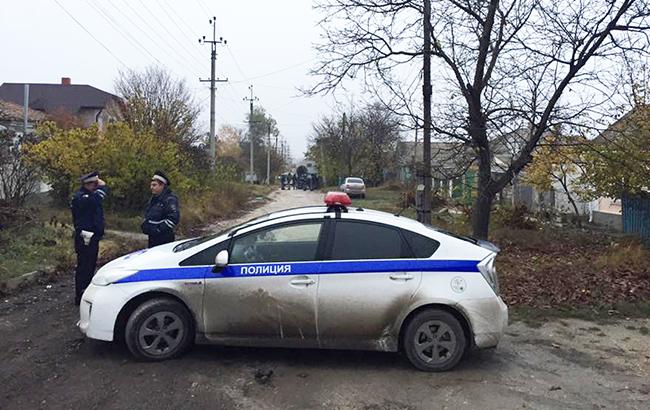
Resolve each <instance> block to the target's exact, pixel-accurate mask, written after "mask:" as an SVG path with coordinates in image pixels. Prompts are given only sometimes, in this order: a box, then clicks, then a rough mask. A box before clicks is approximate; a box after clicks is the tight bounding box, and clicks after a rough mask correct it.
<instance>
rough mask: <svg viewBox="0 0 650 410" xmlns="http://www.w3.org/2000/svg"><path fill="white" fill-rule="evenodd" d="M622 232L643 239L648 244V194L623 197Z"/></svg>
mask: <svg viewBox="0 0 650 410" xmlns="http://www.w3.org/2000/svg"><path fill="white" fill-rule="evenodd" d="M622 204H623V232H625V233H631V234H635V235H638V236H640V237H641V238H643V239H644V240H645V241H646V243H648V244H650V194H641V195H635V196H624V197H623V200H622Z"/></svg>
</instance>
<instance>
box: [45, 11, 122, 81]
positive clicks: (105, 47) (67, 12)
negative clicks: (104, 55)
mask: <svg viewBox="0 0 650 410" xmlns="http://www.w3.org/2000/svg"><path fill="white" fill-rule="evenodd" d="M54 2H55V3H56V4H57V5H58V6H59V7H60V8H61V10H63V11H64V12H65V14H67V15H68V17H70V18H71V19H72V20H74V22H75V23H77V25H78V26H79V27H81V28H82V29H83V31H85V32H86V33H87V34H88V35H89V36H90V37H91V38H92V39H93V40H95V41H96V42H97V43H98V44H99V45H100V46H102V48H104V50H106V51H107V52H108V53H109V54H110V55H111V56H113V58H115V59H116V60H117V62H119V63H120V64H122V65H123V66H124V67H126V68H128V66H127V65H126V64H125V63H124V61H122V59H120V58H119V57H118V56H117V55H116V54H115V53H113V51H111V49H110V48H108V46H106V44H104V43H103V42H102V41H100V40H99V39H98V38H97V37H95V35H94V34H93V33H92V32H90V30H88V29H87V28H86V27H85V26H84V25H83V24H81V22H80V21H79V20H77V19H76V18H75V17H74V16H73V15H72V14H71V13H70V12H69V11H68V10H67V9H66V8H65V7H63V5H62V4H61V3H59V0H54Z"/></svg>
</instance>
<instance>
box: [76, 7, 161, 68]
mask: <svg viewBox="0 0 650 410" xmlns="http://www.w3.org/2000/svg"><path fill="white" fill-rule="evenodd" d="M87 3H88V5H89V6H90V7H92V8H93V9H94V10H95V11H96V12H97V14H99V15H100V17H102V18H103V19H104V21H106V22H107V23H108V25H109V26H111V27H112V28H113V29H114V30H115V31H116V32H117V33H118V34H120V35H121V36H122V37H123V38H124V39H125V40H126V41H127V42H129V43H130V44H131V45H133V46H135V48H136V49H138V51H144V52H145V53H147V54H149V56H150V57H151V58H153V59H154V60H156V61H157V62H158V63H159V64H161V65H162V64H163V63H162V61H160V60H159V59H158V57H156V56H155V55H153V54H152V53H151V52H150V51H149V50H148V49H147V48H146V47H145V46H143V45H142V43H140V42H139V41H138V39H136V38H135V37H133V36H131V34H129V33H128V32H127V31H126V30H124V29H123V28H122V27H121V25H120V24H119V23H118V22H117V21H116V20H115V19H113V17H112V16H111V15H110V14H109V13H108V12H107V11H106V10H105V9H104V8H103V7H102V6H101V5H100V4H95V3H94V2H93V1H92V0H89V1H87Z"/></svg>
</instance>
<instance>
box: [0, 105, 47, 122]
mask: <svg viewBox="0 0 650 410" xmlns="http://www.w3.org/2000/svg"><path fill="white" fill-rule="evenodd" d="M23 115H24V114H23V106H22V105H18V104H14V103H12V102H10V101H4V100H0V121H22V120H23ZM27 118H28V119H29V121H32V122H33V121H42V120H45V119H47V115H46V114H44V113H42V112H40V111H36V110H32V109H31V108H30V109H29V111H28V113H27Z"/></svg>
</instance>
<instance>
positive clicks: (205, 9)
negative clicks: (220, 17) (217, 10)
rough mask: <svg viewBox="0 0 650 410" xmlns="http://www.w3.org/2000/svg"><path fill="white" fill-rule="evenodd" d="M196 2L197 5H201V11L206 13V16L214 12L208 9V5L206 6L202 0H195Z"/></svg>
mask: <svg viewBox="0 0 650 410" xmlns="http://www.w3.org/2000/svg"><path fill="white" fill-rule="evenodd" d="M197 3H198V4H199V7H201V8H202V9H203V11H204V12H206V13H207V15H208V16H211V15H213V14H214V13H212V12H211V11H210V10H208V6H206V5H205V3H204V2H203V1H202V0H197Z"/></svg>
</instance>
